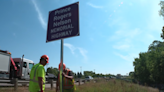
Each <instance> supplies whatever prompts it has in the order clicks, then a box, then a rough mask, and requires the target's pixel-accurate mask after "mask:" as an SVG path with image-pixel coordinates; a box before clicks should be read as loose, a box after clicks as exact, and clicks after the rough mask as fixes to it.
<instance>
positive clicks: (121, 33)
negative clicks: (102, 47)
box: [109, 28, 142, 40]
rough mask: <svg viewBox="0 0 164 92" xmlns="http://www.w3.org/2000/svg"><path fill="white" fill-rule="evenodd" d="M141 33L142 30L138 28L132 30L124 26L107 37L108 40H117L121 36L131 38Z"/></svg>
mask: <svg viewBox="0 0 164 92" xmlns="http://www.w3.org/2000/svg"><path fill="white" fill-rule="evenodd" d="M141 33H142V31H141V30H140V29H138V28H135V29H133V30H126V29H124V28H121V29H120V30H118V31H116V32H115V34H114V35H113V36H111V37H110V38H109V40H118V39H121V38H128V39H132V38H134V37H135V36H137V35H139V34H141Z"/></svg>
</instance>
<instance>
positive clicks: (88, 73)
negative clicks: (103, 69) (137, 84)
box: [47, 67, 113, 78]
mask: <svg viewBox="0 0 164 92" xmlns="http://www.w3.org/2000/svg"><path fill="white" fill-rule="evenodd" d="M72 72H73V71H72ZM47 73H51V74H54V75H55V76H57V75H58V73H59V70H58V68H53V67H48V68H47ZM73 75H74V78H85V77H87V76H92V77H104V76H106V77H110V76H113V75H111V74H102V73H100V74H96V73H95V72H93V71H84V72H83V74H82V72H77V73H75V72H73Z"/></svg>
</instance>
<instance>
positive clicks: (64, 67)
mask: <svg viewBox="0 0 164 92" xmlns="http://www.w3.org/2000/svg"><path fill="white" fill-rule="evenodd" d="M61 64H62V63H60V64H59V71H60V67H61ZM65 69H66V65H65V64H64V63H63V71H65Z"/></svg>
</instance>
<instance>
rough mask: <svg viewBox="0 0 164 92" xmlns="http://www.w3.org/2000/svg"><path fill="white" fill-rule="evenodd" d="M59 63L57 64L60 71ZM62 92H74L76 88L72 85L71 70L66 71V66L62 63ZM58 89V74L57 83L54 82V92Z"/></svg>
mask: <svg viewBox="0 0 164 92" xmlns="http://www.w3.org/2000/svg"><path fill="white" fill-rule="evenodd" d="M60 67H61V63H60V64H59V71H60ZM62 75H63V92H75V90H76V87H75V84H74V79H73V73H72V71H71V70H69V69H66V65H65V64H64V63H63V73H62ZM58 87H59V88H60V75H59V73H58V77H57V82H56V92H57V91H58V89H59V88H58Z"/></svg>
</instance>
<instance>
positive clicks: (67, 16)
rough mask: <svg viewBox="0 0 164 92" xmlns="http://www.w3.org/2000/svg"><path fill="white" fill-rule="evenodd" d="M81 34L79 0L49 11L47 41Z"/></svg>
mask: <svg viewBox="0 0 164 92" xmlns="http://www.w3.org/2000/svg"><path fill="white" fill-rule="evenodd" d="M79 35H80V33H79V2H76V3H73V4H70V5H67V6H65V7H62V8H59V9H56V10H53V11H50V12H49V18H48V26H47V39H46V42H50V41H54V40H59V39H64V38H68V37H73V36H79Z"/></svg>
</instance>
